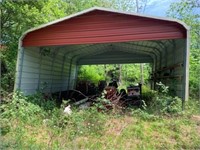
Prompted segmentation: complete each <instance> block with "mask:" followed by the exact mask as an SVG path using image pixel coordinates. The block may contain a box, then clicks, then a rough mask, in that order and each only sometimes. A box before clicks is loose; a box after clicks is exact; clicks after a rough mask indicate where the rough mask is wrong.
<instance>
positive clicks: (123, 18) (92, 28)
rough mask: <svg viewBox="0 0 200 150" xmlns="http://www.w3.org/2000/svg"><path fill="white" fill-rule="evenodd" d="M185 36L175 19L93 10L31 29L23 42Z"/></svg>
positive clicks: (45, 42)
mask: <svg viewBox="0 0 200 150" xmlns="http://www.w3.org/2000/svg"><path fill="white" fill-rule="evenodd" d="M185 37H186V29H184V27H182V25H180V24H178V23H176V22H170V21H164V20H159V19H152V18H145V17H139V16H133V15H125V14H119V13H113V12H104V11H101V10H94V11H92V12H89V13H86V14H83V15H81V16H78V17H74V18H71V19H69V20H65V21H62V22H59V23H57V24H53V25H50V26H47V27H45V28H42V29H39V30H36V31H32V32H30V33H28V34H27V35H26V36H25V38H24V39H23V43H22V45H23V46H24V47H27V46H50V45H66V44H88V43H110V42H125V41H140V40H161V39H177V38H185ZM77 39H78V40H77Z"/></svg>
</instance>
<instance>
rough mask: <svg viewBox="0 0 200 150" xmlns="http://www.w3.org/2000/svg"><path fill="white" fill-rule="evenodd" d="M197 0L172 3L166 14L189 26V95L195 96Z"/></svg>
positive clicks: (199, 64) (199, 70)
mask: <svg viewBox="0 0 200 150" xmlns="http://www.w3.org/2000/svg"><path fill="white" fill-rule="evenodd" d="M198 13H199V2H198V0H190V1H188V0H181V1H180V2H175V3H172V5H171V6H170V9H169V11H168V13H167V15H168V16H170V17H173V18H176V19H179V20H182V21H184V22H185V23H186V24H187V25H188V26H190V79H189V80H190V81H189V82H190V95H191V96H192V97H195V98H197V97H198V95H199V90H200V89H199V84H200V76H199V74H200V54H199V51H200V45H199V43H200V39H199V37H200V33H199V30H200V16H199V14H198Z"/></svg>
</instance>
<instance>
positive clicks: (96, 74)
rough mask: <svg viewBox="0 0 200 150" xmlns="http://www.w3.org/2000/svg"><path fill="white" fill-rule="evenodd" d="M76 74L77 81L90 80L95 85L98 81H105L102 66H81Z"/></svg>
mask: <svg viewBox="0 0 200 150" xmlns="http://www.w3.org/2000/svg"><path fill="white" fill-rule="evenodd" d="M78 74H79V75H78V79H79V80H86V81H87V80H90V81H92V82H93V83H95V84H98V82H99V81H100V80H105V77H104V71H103V69H102V66H96V65H92V66H82V67H81V68H80V70H79V73H78Z"/></svg>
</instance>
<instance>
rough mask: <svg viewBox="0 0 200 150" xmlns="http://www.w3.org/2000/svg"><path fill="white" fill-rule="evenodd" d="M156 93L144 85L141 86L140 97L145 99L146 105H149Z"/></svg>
mask: <svg viewBox="0 0 200 150" xmlns="http://www.w3.org/2000/svg"><path fill="white" fill-rule="evenodd" d="M157 95H158V93H157V92H156V91H154V90H151V89H150V88H148V87H146V86H142V99H143V100H144V101H145V103H146V105H147V106H150V105H151V103H152V102H153V100H154V99H155V98H156V96H157Z"/></svg>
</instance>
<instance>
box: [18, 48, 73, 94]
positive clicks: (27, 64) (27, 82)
mask: <svg viewBox="0 0 200 150" xmlns="http://www.w3.org/2000/svg"><path fill="white" fill-rule="evenodd" d="M69 66H70V61H69V60H66V61H65V62H64V57H63V56H62V55H55V56H54V57H53V56H42V55H41V54H40V49H39V48H26V49H24V57H23V67H22V68H20V66H19V67H18V70H21V73H19V71H18V73H17V75H18V76H17V77H16V83H15V84H16V85H15V86H16V87H17V88H19V89H20V90H21V91H23V92H24V93H25V94H33V93H35V92H36V91H37V90H40V91H41V92H44V93H49V92H50V93H52V92H58V91H62V90H67V87H68V86H67V84H68V77H67V75H68V74H69V72H70V70H69ZM20 81H21V82H20ZM19 84H20V85H19Z"/></svg>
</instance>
